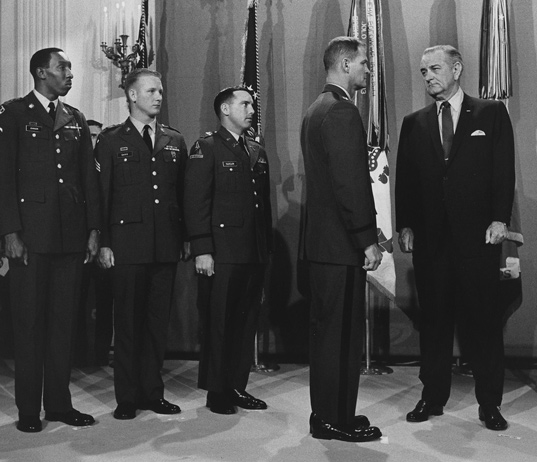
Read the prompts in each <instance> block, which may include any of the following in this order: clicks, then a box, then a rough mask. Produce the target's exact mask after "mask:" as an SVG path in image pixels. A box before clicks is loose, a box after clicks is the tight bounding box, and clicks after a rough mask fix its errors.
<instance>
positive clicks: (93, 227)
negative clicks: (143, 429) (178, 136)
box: [0, 48, 101, 432]
mask: <svg viewBox="0 0 537 462" xmlns="http://www.w3.org/2000/svg"><path fill="white" fill-rule="evenodd" d="M30 72H31V74H32V76H33V78H34V85H35V86H34V90H33V91H32V92H30V93H29V94H28V95H27V96H25V97H24V98H17V99H15V100H12V101H10V102H8V103H5V104H4V105H3V106H0V236H2V237H3V239H4V240H5V251H6V256H7V257H8V258H9V259H10V260H11V261H10V266H11V269H10V273H11V275H10V276H11V282H10V283H11V303H12V317H13V326H14V335H15V364H16V366H15V401H16V403H17V407H18V409H19V422H18V424H17V428H18V429H19V430H21V431H24V432H38V431H41V428H42V424H41V420H40V417H39V414H40V411H41V397H42V396H43V407H44V409H45V419H46V420H49V421H61V422H64V423H66V424H68V425H75V426H81V425H91V424H93V423H94V422H95V420H94V419H93V417H91V416H90V415H87V414H82V413H80V412H78V411H77V410H75V409H73V406H72V403H71V394H70V392H69V380H70V375H71V364H70V357H71V345H72V338H73V328H74V323H75V319H76V312H77V308H78V304H79V298H80V282H81V276H82V268H83V264H84V263H85V262H89V261H91V260H92V259H93V258H94V256H95V255H96V254H97V251H98V246H99V237H98V230H99V229H100V227H101V221H100V209H99V197H98V194H99V189H98V182H97V173H96V172H95V164H94V159H93V153H92V148H91V138H90V133H89V129H88V125H87V123H86V119H85V118H84V116H83V114H82V113H81V112H80V111H78V110H77V109H75V108H73V107H71V106H69V105H67V104H65V103H62V102H61V101H60V100H59V99H58V97H59V96H65V95H66V94H67V93H68V92H69V90H70V89H71V83H72V82H71V81H72V78H73V74H72V72H71V62H70V61H69V58H68V57H67V55H66V54H65V53H64V52H63V51H62V50H60V49H59V48H46V49H43V50H40V51H38V52H36V53H35V54H34V55H33V56H32V58H31V60H30Z"/></svg>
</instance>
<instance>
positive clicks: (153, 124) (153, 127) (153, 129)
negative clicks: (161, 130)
mask: <svg viewBox="0 0 537 462" xmlns="http://www.w3.org/2000/svg"><path fill="white" fill-rule="evenodd" d="M129 119H130V120H131V122H132V124H133V125H134V128H136V130H138V131H139V132H140V135H142V136H143V135H144V127H145V126H146V125H149V127H151V132H150V135H153V134H156V133H157V130H156V129H157V119H154V120H153V121H152V122H151V123H148V124H144V123H142V122H140V121H139V120H138V119H135V118H134V117H132V116H129Z"/></svg>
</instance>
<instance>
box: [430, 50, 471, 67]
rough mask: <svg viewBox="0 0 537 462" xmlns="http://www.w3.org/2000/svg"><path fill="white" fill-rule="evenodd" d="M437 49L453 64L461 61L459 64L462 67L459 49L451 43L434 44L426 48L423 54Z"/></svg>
mask: <svg viewBox="0 0 537 462" xmlns="http://www.w3.org/2000/svg"><path fill="white" fill-rule="evenodd" d="M437 51H442V52H444V54H445V55H446V56H447V57H448V59H449V60H450V61H451V65H452V66H453V65H454V64H455V63H461V66H462V67H464V62H463V61H462V55H461V53H460V51H459V50H457V49H456V48H455V47H454V46H451V45H435V46H434V47H429V48H426V49H425V51H424V52H423V54H424V55H426V54H429V53H435V52H437Z"/></svg>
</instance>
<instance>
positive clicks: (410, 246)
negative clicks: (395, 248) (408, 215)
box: [399, 228, 414, 253]
mask: <svg viewBox="0 0 537 462" xmlns="http://www.w3.org/2000/svg"><path fill="white" fill-rule="evenodd" d="M399 247H400V249H401V252H404V253H410V252H412V251H413V250H414V232H413V231H412V229H410V228H402V229H401V231H399Z"/></svg>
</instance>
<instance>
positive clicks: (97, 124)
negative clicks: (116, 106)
mask: <svg viewBox="0 0 537 462" xmlns="http://www.w3.org/2000/svg"><path fill="white" fill-rule="evenodd" d="M88 126H90V127H92V126H94V127H99V128H103V124H102V123H101V122H97V121H96V120H93V119H88Z"/></svg>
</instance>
